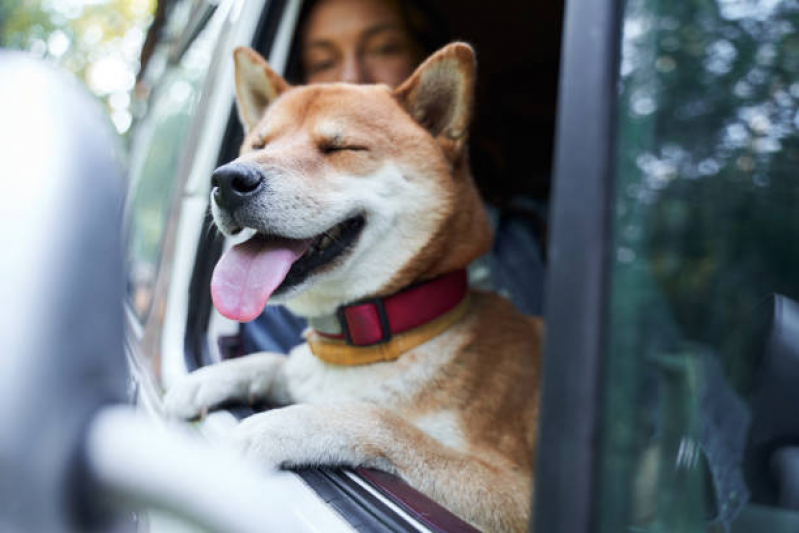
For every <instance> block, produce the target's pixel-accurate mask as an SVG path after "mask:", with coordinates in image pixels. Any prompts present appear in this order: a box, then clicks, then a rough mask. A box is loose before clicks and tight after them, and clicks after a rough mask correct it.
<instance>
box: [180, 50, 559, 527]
mask: <svg viewBox="0 0 799 533" xmlns="http://www.w3.org/2000/svg"><path fill="white" fill-rule="evenodd" d="M234 61H235V82H236V83H235V87H236V104H237V109H238V112H239V116H240V119H241V121H242V123H243V125H244V128H245V130H246V135H245V138H244V142H243V144H242V147H241V153H240V156H239V157H238V158H237V159H236V160H235V161H233V162H232V163H229V164H227V165H224V166H222V167H220V168H219V169H217V170H216V171H215V172H214V175H213V178H212V192H211V209H212V213H213V217H214V221H215V223H216V225H217V227H218V228H219V230H220V231H221V232H222V233H223V234H224V235H227V236H237V237H238V239H239V240H243V241H244V242H242V243H240V244H238V245H236V246H233V247H232V248H231V249H230V250H229V251H228V252H226V253H225V254H224V255H223V256H222V258H221V259H220V261H219V262H218V264H217V266H216V269H215V271H214V275H213V280H212V283H211V292H212V296H213V300H214V304H215V306H216V308H217V310H219V312H221V314H223V315H225V316H227V317H228V318H231V319H233V320H238V321H242V322H243V321H248V320H251V319H253V318H255V317H256V316H258V314H260V313H261V311H262V310H263V308H264V306H265V305H266V302H267V300H269V301H272V302H279V303H283V304H285V305H286V306H288V308H289V309H291V310H292V311H293V312H294V313H296V314H298V315H300V316H303V317H307V319H308V321H309V325H310V328H309V330H307V331H306V333H305V337H306V341H307V342H306V343H305V344H302V345H300V346H298V347H296V348H295V349H294V350H292V352H291V354H290V356H289V357H285V356H284V355H278V354H272V353H260V354H253V355H249V356H245V357H242V358H238V359H232V360H227V361H224V362H222V363H219V364H216V365H212V366H209V367H205V368H201V369H199V370H197V371H195V372H193V373H191V374H189V375H188V376H186V377H185V378H184V379H183V381H180V382H179V383H178V384H176V385H175V386H174V387H172V388H171V389H170V390H169V391H168V392H167V394H166V397H165V409H166V411H167V412H168V413H170V414H171V415H172V416H175V417H181V418H186V419H191V418H196V417H198V416H202V414H204V413H205V412H206V411H207V410H208V409H209V408H213V407H215V406H218V405H220V404H223V403H227V402H231V401H249V402H253V401H265V402H268V403H269V404H271V405H275V406H283V407H280V408H276V409H272V410H269V411H265V412H261V413H257V414H254V415H252V416H250V417H249V418H246V419H245V420H243V421H242V422H241V423H240V424H239V425H238V426H237V429H236V431H235V435H234V436H233V442H234V444H235V445H236V446H237V447H238V448H239V449H241V450H242V451H243V452H244V453H245V454H247V455H248V456H251V457H254V458H256V459H257V460H259V461H261V462H262V463H264V464H266V465H269V466H274V467H297V466H314V465H328V466H349V467H369V468H376V469H380V470H383V471H386V472H390V473H393V474H395V475H398V476H400V477H401V478H402V479H404V480H405V481H407V482H408V483H409V484H410V485H411V486H413V487H414V488H416V489H417V490H419V491H420V492H422V493H424V494H426V495H427V496H429V497H430V498H432V499H434V500H436V501H438V502H440V503H441V504H443V505H444V506H446V507H447V508H449V509H450V510H451V511H452V512H454V513H455V514H457V515H458V516H460V517H462V518H463V519H465V520H467V521H468V522H470V523H472V524H474V525H475V526H477V527H479V528H482V529H485V530H488V531H521V530H526V529H527V527H528V522H529V518H530V506H531V498H532V495H531V491H532V482H533V464H534V453H535V452H534V451H535V444H536V436H537V435H536V430H537V421H538V411H539V398H538V396H539V395H538V383H539V372H540V365H539V363H540V347H541V343H542V337H543V324H542V322H541V320H540V319H537V318H531V317H527V316H525V315H522V314H521V313H520V312H519V311H517V310H516V308H515V307H514V306H513V305H512V304H511V303H510V302H509V301H507V300H506V299H504V298H502V297H500V296H498V295H495V294H493V293H488V292H480V291H476V290H471V289H469V288H468V286H467V282H466V274H465V268H466V266H467V265H468V264H469V263H470V262H471V261H473V260H474V259H476V258H477V257H479V256H481V255H483V254H484V253H486V252H487V251H488V250H489V249H490V247H491V243H492V239H493V235H492V231H491V229H490V226H489V223H488V220H487V216H486V212H485V209H484V206H483V202H482V200H481V199H480V196H479V194H478V192H477V189H476V188H475V185H474V182H473V179H472V176H471V172H470V168H469V163H468V154H467V137H468V135H467V134H468V127H469V122H470V117H471V113H472V105H473V90H474V89H473V86H474V79H475V56H474V52H473V50H472V48H471V47H470V46H469V45H467V44H464V43H453V44H450V45H448V46H446V47H444V48H442V49H441V50H439V51H438V52H436V53H435V54H433V55H432V56H430V57H429V58H428V59H427V60H426V61H425V62H424V63H423V64H422V65H421V66H419V67H418V69H417V70H416V71H415V72H414V73H413V74H412V75H411V76H410V77H409V78H408V79H407V80H406V81H405V82H404V83H403V84H402V85H400V86H399V87H398V88H397V89H395V90H392V89H390V88H389V87H387V86H385V85H351V84H346V83H333V84H319V85H309V86H290V85H289V84H288V83H287V82H286V81H285V80H283V79H282V78H281V77H280V76H279V75H278V74H276V73H275V72H274V71H272V70H271V69H270V68H269V66H268V64H267V63H266V61H265V60H264V59H263V58H262V57H261V56H259V55H258V54H257V53H256V52H254V51H253V50H251V49H248V48H237V49H236V50H235V52H234ZM247 238H248V240H245V239H247Z"/></svg>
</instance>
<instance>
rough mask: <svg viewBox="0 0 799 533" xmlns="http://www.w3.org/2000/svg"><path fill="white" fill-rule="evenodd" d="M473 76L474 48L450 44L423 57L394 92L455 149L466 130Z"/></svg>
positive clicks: (436, 136) (467, 128) (467, 127)
mask: <svg viewBox="0 0 799 533" xmlns="http://www.w3.org/2000/svg"><path fill="white" fill-rule="evenodd" d="M474 77H475V56H474V50H473V49H472V47H471V46H469V45H468V44H466V43H452V44H449V45H447V46H445V47H444V48H442V49H440V50H439V51H437V52H436V53H435V54H433V55H432V56H430V57H429V58H427V60H426V61H425V62H424V63H422V64H421V65H420V66H419V68H417V69H416V72H414V73H413V74H412V75H411V77H410V78H408V79H407V80H406V81H405V82H404V83H403V84H402V85H401V86H400V87H398V88H397V89H396V90H395V91H394V95H395V97H396V98H397V100H398V101H399V102H400V104H401V105H402V106H403V107H404V108H405V109H406V110H407V111H408V113H410V114H411V116H412V117H413V118H414V119H416V121H417V122H419V124H421V125H422V126H424V127H425V128H426V129H427V130H428V131H429V132H430V133H431V134H432V135H433V137H435V138H436V139H438V140H439V142H441V143H443V144H444V145H445V147H447V146H451V147H453V148H459V147H460V146H462V145H463V143H464V141H465V140H466V137H467V134H468V130H469V121H470V120H471V114H472V100H473V98H474V96H473V94H474Z"/></svg>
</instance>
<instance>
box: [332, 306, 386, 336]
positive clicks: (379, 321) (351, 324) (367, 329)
mask: <svg viewBox="0 0 799 533" xmlns="http://www.w3.org/2000/svg"><path fill="white" fill-rule="evenodd" d="M336 317H337V318H338V321H339V324H341V330H342V332H343V333H344V338H345V340H346V341H347V344H349V345H350V346H372V345H374V344H381V343H384V342H388V341H389V340H391V337H392V335H391V325H390V324H389V322H388V313H387V312H386V307H385V304H384V303H383V299H382V298H367V299H364V300H360V301H358V302H356V303H353V304H349V305H344V306H341V307H339V308H338V309H337V310H336ZM378 331H379V333H377V332H378Z"/></svg>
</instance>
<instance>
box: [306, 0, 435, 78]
mask: <svg viewBox="0 0 799 533" xmlns="http://www.w3.org/2000/svg"><path fill="white" fill-rule="evenodd" d="M302 45H303V46H302V61H303V67H304V70H305V78H306V79H305V81H306V82H307V83H319V82H333V81H345V82H349V83H385V84H387V85H389V86H390V87H396V86H397V85H399V84H400V83H402V82H403V81H404V80H405V79H406V78H407V77H408V76H410V75H411V73H412V72H413V70H414V68H415V67H416V65H417V63H418V61H419V55H420V54H419V47H418V46H417V45H416V43H414V42H413V40H412V39H411V37H410V35H408V32H407V30H406V28H405V25H404V24H403V21H402V17H401V16H400V13H399V11H398V9H397V6H396V4H395V3H394V1H390V0H321V1H320V2H319V3H318V4H317V5H316V6H315V7H314V8H313V10H312V11H311V14H310V16H309V17H308V23H307V25H306V27H305V33H304V35H303V41H302Z"/></svg>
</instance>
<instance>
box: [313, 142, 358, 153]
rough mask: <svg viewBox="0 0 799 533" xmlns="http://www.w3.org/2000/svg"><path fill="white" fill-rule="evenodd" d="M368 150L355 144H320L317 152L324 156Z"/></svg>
mask: <svg viewBox="0 0 799 533" xmlns="http://www.w3.org/2000/svg"><path fill="white" fill-rule="evenodd" d="M367 150H369V148H368V147H366V146H362V145H356V144H332V143H331V144H322V145H320V146H319V151H320V152H322V153H323V154H325V155H329V154H334V153H336V152H344V151H350V152H365V151H367Z"/></svg>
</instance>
